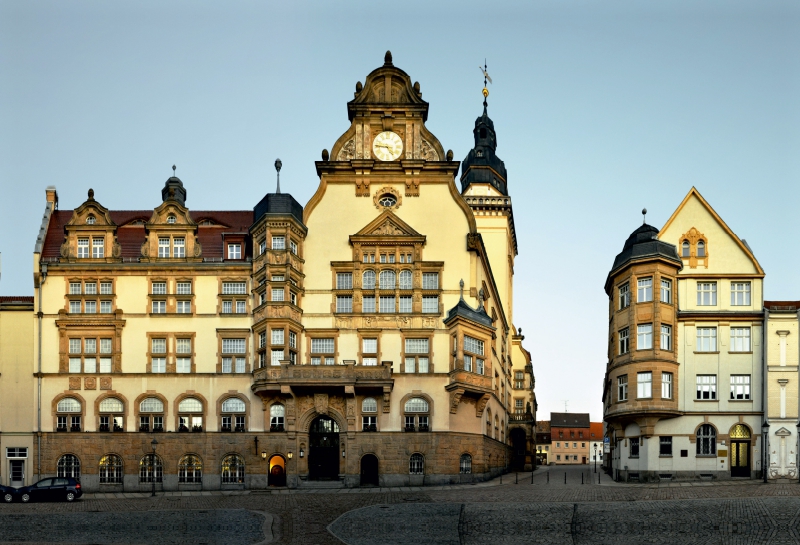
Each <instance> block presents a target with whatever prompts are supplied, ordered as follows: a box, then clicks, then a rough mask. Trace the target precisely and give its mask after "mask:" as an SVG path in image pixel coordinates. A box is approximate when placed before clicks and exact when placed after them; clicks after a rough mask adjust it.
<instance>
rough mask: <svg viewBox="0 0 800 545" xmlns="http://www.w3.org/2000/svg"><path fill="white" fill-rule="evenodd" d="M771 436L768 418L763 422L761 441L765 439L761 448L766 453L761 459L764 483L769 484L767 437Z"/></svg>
mask: <svg viewBox="0 0 800 545" xmlns="http://www.w3.org/2000/svg"><path fill="white" fill-rule="evenodd" d="M768 437H769V424H768V423H767V421H766V420H764V423H763V424H761V441H763V443H764V444H763V445H762V446H761V450H762V452H763V453H764V457H763V458H762V461H761V473H762V474H763V475H764V484H767V456H768V453H767V438H768Z"/></svg>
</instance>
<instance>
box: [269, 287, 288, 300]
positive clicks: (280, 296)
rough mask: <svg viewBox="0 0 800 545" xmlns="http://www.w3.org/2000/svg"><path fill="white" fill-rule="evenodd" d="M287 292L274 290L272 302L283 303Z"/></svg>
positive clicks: (279, 289)
mask: <svg viewBox="0 0 800 545" xmlns="http://www.w3.org/2000/svg"><path fill="white" fill-rule="evenodd" d="M284 295H285V292H284V290H283V288H272V300H273V301H283V300H284Z"/></svg>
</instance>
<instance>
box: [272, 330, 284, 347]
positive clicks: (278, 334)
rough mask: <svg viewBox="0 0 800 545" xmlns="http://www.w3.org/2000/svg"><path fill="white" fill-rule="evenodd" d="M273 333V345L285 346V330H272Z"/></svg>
mask: <svg viewBox="0 0 800 545" xmlns="http://www.w3.org/2000/svg"><path fill="white" fill-rule="evenodd" d="M270 333H271V340H270V342H271V343H272V344H283V343H284V339H285V336H284V331H283V329H272V330H270Z"/></svg>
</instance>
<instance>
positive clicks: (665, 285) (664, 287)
mask: <svg viewBox="0 0 800 545" xmlns="http://www.w3.org/2000/svg"><path fill="white" fill-rule="evenodd" d="M661 302H662V303H668V304H672V280H663V279H662V280H661Z"/></svg>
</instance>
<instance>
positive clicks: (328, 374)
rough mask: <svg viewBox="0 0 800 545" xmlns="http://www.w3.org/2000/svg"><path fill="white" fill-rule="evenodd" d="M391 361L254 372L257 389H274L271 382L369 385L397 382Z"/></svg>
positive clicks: (280, 367)
mask: <svg viewBox="0 0 800 545" xmlns="http://www.w3.org/2000/svg"><path fill="white" fill-rule="evenodd" d="M393 382H394V381H393V379H392V368H391V365H389V364H386V365H375V366H371V365H367V366H364V365H356V364H352V363H348V364H345V365H289V364H282V365H269V366H267V367H262V368H260V369H256V371H254V372H253V386H252V389H253V391H254V392H256V393H258V392H259V391H260V390H271V389H273V388H274V386H272V387H270V386H271V385H275V384H281V385H284V384H285V385H295V384H296V385H302V386H309V385H312V386H313V385H314V384H318V385H319V386H325V387H328V386H369V387H384V386H391V385H392V384H393Z"/></svg>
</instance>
